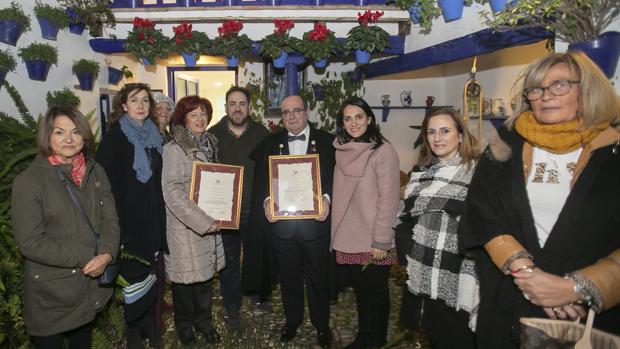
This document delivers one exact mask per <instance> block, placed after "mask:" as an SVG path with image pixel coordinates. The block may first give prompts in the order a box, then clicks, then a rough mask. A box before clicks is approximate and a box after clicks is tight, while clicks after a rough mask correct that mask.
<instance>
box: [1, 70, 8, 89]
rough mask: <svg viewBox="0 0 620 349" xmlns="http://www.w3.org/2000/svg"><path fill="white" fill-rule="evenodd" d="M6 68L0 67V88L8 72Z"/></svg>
mask: <svg viewBox="0 0 620 349" xmlns="http://www.w3.org/2000/svg"><path fill="white" fill-rule="evenodd" d="M8 73H9V71H8V70H4V69H0V89H1V88H2V84H4V80H5V79H6V74H8Z"/></svg>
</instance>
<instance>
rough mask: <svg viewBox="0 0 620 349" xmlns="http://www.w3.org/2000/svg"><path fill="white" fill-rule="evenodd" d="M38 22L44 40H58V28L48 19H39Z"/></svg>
mask: <svg viewBox="0 0 620 349" xmlns="http://www.w3.org/2000/svg"><path fill="white" fill-rule="evenodd" d="M37 20H38V21H39V26H40V27H41V36H42V37H43V39H47V40H56V36H58V27H57V26H56V25H55V24H54V23H52V22H50V21H48V20H47V19H46V18H43V17H37Z"/></svg>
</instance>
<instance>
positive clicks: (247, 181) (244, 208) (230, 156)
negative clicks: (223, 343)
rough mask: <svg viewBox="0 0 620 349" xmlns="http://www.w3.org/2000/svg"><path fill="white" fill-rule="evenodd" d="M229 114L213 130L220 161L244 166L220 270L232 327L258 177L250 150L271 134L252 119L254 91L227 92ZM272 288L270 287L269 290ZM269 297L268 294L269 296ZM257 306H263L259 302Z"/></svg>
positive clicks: (238, 304) (234, 326)
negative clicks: (234, 226) (237, 210)
mask: <svg viewBox="0 0 620 349" xmlns="http://www.w3.org/2000/svg"><path fill="white" fill-rule="evenodd" d="M225 107H226V116H224V117H223V118H222V119H221V120H220V121H219V122H218V123H217V124H215V125H214V126H213V127H211V128H210V129H209V132H211V133H213V134H214V135H215V136H216V137H217V139H218V141H219V143H218V158H219V160H220V163H223V164H227V165H236V166H243V167H244V172H243V196H242V201H241V217H240V220H239V230H226V229H224V230H222V242H223V244H224V252H225V256H226V267H224V269H223V270H222V271H221V273H220V280H221V285H220V294H221V295H222V298H223V301H224V311H225V314H224V320H225V323H226V326H227V327H228V328H229V329H233V330H235V329H238V328H239V326H240V321H239V309H240V308H241V240H242V239H244V238H246V237H247V236H248V235H252V234H254V232H253V230H252V232H250V233H248V221H249V213H250V202H251V194H252V182H253V181H252V180H253V178H254V161H253V160H251V159H250V152H251V151H252V150H253V149H254V148H255V147H256V146H257V145H258V144H259V143H260V142H261V141H262V140H263V139H264V138H265V137H267V135H268V134H269V131H268V130H267V128H266V127H265V126H263V125H262V124H260V123H258V122H256V121H254V120H252V118H251V117H249V115H250V91H248V90H247V89H246V88H243V87H239V86H233V87H231V88H230V89H229V90H228V91H227V92H226V105H225ZM268 290H269V291H270V288H269V289H268ZM246 293H250V294H260V288H254V287H251V286H250V287H249V289H246ZM267 296H268V295H267ZM257 305H260V303H259V304H257Z"/></svg>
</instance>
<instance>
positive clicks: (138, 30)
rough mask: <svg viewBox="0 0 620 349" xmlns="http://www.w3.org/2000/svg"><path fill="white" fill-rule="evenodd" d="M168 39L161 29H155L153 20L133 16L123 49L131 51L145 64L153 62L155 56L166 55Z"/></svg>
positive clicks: (168, 45) (164, 56)
mask: <svg viewBox="0 0 620 349" xmlns="http://www.w3.org/2000/svg"><path fill="white" fill-rule="evenodd" d="M169 42H170V39H169V38H167V37H166V36H165V35H164V34H163V33H162V32H161V29H155V22H153V21H151V20H149V19H142V18H140V17H135V18H134V20H133V29H132V30H131V31H130V32H129V34H128V35H127V40H126V41H125V50H127V52H131V53H133V54H134V55H136V56H137V57H138V59H140V60H142V62H143V63H144V64H146V65H150V64H155V60H156V59H157V58H166V57H168V51H169V48H170V44H169Z"/></svg>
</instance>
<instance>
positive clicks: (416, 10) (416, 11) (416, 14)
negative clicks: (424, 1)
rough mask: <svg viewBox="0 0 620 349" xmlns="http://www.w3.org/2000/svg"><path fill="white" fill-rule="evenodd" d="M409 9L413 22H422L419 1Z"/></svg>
mask: <svg viewBox="0 0 620 349" xmlns="http://www.w3.org/2000/svg"><path fill="white" fill-rule="evenodd" d="M407 11H408V12H409V17H410V18H411V22H413V23H415V24H418V23H420V6H419V5H418V3H417V2H416V3H415V4H413V5H411V7H410V8H409V10H407Z"/></svg>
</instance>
